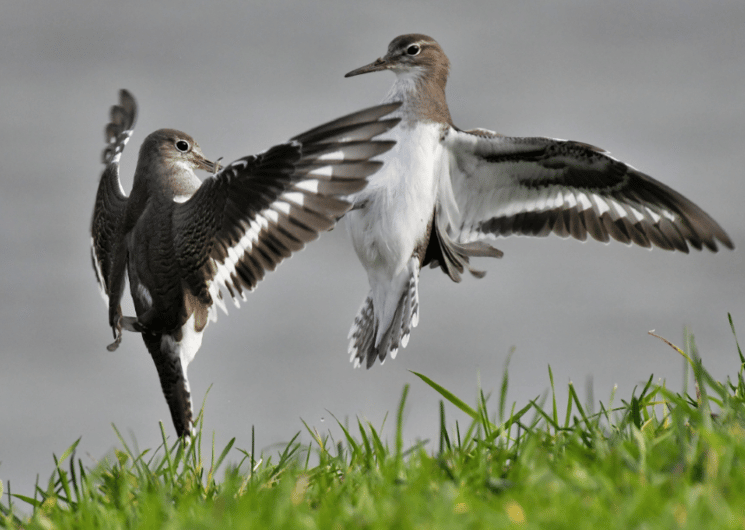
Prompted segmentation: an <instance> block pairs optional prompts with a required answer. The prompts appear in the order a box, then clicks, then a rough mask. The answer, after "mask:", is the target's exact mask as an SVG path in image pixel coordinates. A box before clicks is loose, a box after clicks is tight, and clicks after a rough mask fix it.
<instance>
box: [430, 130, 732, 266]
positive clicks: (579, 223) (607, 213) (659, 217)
mask: <svg viewBox="0 0 745 530" xmlns="http://www.w3.org/2000/svg"><path fill="white" fill-rule="evenodd" d="M443 143H444V147H445V151H446V152H447V154H448V157H449V171H450V180H451V183H452V190H453V196H454V198H455V202H456V204H457V208H458V214H459V219H458V222H456V223H454V224H455V226H453V228H454V229H455V230H456V231H458V230H459V231H460V237H459V239H460V240H461V241H463V242H466V241H473V240H477V239H480V238H481V237H483V236H485V235H488V234H491V235H498V236H499V235H501V236H507V235H510V234H513V233H514V234H521V235H529V236H546V235H548V234H550V233H554V234H557V235H559V236H561V237H568V236H572V237H574V238H576V239H579V240H585V239H586V238H587V234H588V233H589V234H590V235H591V236H592V237H593V238H594V239H596V240H598V241H603V242H607V241H609V239H610V238H611V237H612V238H613V239H616V240H618V241H621V242H623V243H627V244H631V243H636V244H638V245H641V246H643V247H650V246H651V245H655V246H657V247H660V248H663V249H666V250H679V251H682V252H688V245H691V246H692V247H694V248H695V249H697V250H701V248H702V247H704V246H705V247H706V248H708V249H709V250H711V251H712V252H716V251H717V240H719V242H720V243H721V244H723V245H724V246H726V247H727V248H730V249H731V248H734V247H733V244H732V241H731V240H730V238H729V237H728V236H727V234H726V233H725V231H724V230H723V229H722V227H721V226H719V224H717V222H716V221H714V219H712V218H711V217H710V216H709V215H708V214H707V213H706V212H704V211H703V210H702V209H701V208H699V207H698V206H696V205H695V204H694V203H693V202H691V201H690V200H688V199H686V198H685V197H683V196H682V195H681V194H680V193H678V192H676V191H675V190H673V189H671V188H670V187H668V186H666V185H665V184H662V183H661V182H658V181H657V180H655V179H653V178H652V177H650V176H648V175H645V174H644V173H641V172H640V171H638V170H636V169H634V168H633V167H631V166H629V165H627V164H624V163H623V162H620V161H618V160H616V159H614V158H612V157H611V156H610V155H609V154H608V153H607V152H605V151H603V150H602V149H599V148H597V147H593V146H591V145H588V144H584V143H580V142H573V141H566V140H555V139H551V138H511V137H505V136H501V135H497V134H495V133H491V132H489V131H484V130H476V131H471V132H466V131H459V130H456V129H450V130H449V132H448V134H447V136H446V137H445V138H444V140H443Z"/></svg>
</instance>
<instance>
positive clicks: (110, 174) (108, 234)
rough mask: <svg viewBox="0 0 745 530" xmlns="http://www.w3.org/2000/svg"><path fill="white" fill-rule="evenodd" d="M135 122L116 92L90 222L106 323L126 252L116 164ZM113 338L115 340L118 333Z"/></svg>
mask: <svg viewBox="0 0 745 530" xmlns="http://www.w3.org/2000/svg"><path fill="white" fill-rule="evenodd" d="M136 119H137V104H136V102H135V99H134V97H132V94H130V93H129V92H128V91H126V90H121V91H120V92H119V104H118V105H114V106H113V107H111V121H110V122H109V124H108V125H107V126H106V142H107V146H106V149H104V152H103V163H104V164H105V165H106V168H105V169H104V171H103V174H102V175H101V180H100V181H99V184H98V192H97V193H96V203H95V207H94V209H93V219H92V221H91V258H92V261H93V270H94V271H95V273H96V280H97V281H98V285H99V287H100V289H101V296H103V299H104V302H106V303H107V304H108V305H109V320H110V324H111V325H112V326H114V325H115V324H116V323H115V322H112V321H111V320H112V313H115V312H116V311H117V310H118V308H119V300H120V298H121V293H122V289H123V285H124V272H125V265H126V251H125V249H124V248H123V245H124V241H123V240H122V237H121V234H119V230H120V225H121V222H122V219H123V217H124V209H125V207H126V204H127V196H126V195H125V194H124V191H123V190H122V185H121V183H120V181H119V160H120V158H121V155H122V151H124V146H125V145H126V144H127V142H128V141H129V138H130V137H131V136H132V132H133V130H134V125H135V121H136ZM114 336H115V337H116V338H117V339H118V338H119V337H120V336H117V330H116V329H115V330H114Z"/></svg>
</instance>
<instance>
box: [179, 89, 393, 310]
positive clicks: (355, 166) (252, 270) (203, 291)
mask: <svg viewBox="0 0 745 530" xmlns="http://www.w3.org/2000/svg"><path fill="white" fill-rule="evenodd" d="M398 106H399V104H398V103H394V104H388V105H380V106H377V107H372V108H370V109H366V110H363V111H360V112H356V113H354V114H350V115H348V116H344V117H342V118H339V119H338V120H335V121H333V122H330V123H327V124H325V125H321V126H320V127H317V128H315V129H313V130H311V131H308V132H306V133H304V134H301V135H298V136H296V137H294V138H292V139H291V140H290V141H289V142H288V143H286V144H281V145H277V146H274V147H272V148H271V149H268V150H267V151H265V152H263V153H260V154H258V155H255V156H248V157H245V158H241V159H239V160H236V161H235V162H232V163H231V164H229V165H228V166H226V167H225V168H224V169H223V170H222V171H220V173H218V174H217V175H215V176H214V177H210V178H209V179H207V180H205V181H204V182H203V183H202V185H201V187H200V188H199V189H198V190H197V191H196V193H195V194H194V195H193V196H192V197H191V198H190V199H189V200H188V201H186V202H184V203H182V204H177V205H176V210H175V212H174V233H175V234H177V236H176V239H175V246H176V251H177V254H178V259H179V265H180V267H181V270H182V274H183V277H184V278H185V279H186V283H187V284H188V286H189V288H190V289H191V291H192V293H193V294H194V295H195V296H197V298H198V299H200V301H201V302H202V303H206V304H210V303H211V302H212V301H214V302H216V303H217V304H218V305H219V306H220V307H222V309H223V310H225V305H224V303H223V302H222V293H221V292H220V291H221V290H222V289H225V290H227V292H228V293H229V294H230V296H231V297H232V298H233V300H234V302H235V303H236V305H238V300H237V298H238V297H240V298H243V299H244V300H245V292H244V291H246V290H248V291H251V290H253V289H254V288H255V287H256V284H257V283H258V282H259V281H260V280H261V279H262V278H263V277H264V274H265V273H266V271H272V270H274V269H275V268H276V266H277V265H278V264H279V263H280V262H281V261H282V260H284V259H285V258H288V257H289V256H290V255H291V254H292V253H293V252H296V251H298V250H300V249H302V248H303V247H304V246H305V243H307V242H308V241H311V240H313V239H315V238H317V237H318V234H319V233H320V232H323V231H325V230H329V229H330V228H332V227H333V226H334V224H335V223H336V221H337V220H338V219H339V217H340V216H342V215H343V214H344V213H345V212H347V211H348V210H349V208H350V207H351V204H350V203H348V202H346V201H344V200H342V197H344V196H345V195H348V194H351V193H355V192H357V191H359V190H361V189H362V188H363V187H364V186H365V184H366V182H367V181H366V177H368V176H369V175H371V174H373V173H374V172H375V171H377V170H378V169H379V168H380V166H381V164H382V162H379V161H374V160H370V159H371V158H372V157H374V156H376V155H379V154H381V153H384V152H385V151H387V150H389V149H390V148H391V147H392V146H393V144H394V142H391V141H382V140H373V138H374V137H376V136H378V135H379V134H382V133H383V132H385V131H387V130H389V129H390V128H392V127H393V126H395V125H396V124H397V123H398V121H399V120H398V119H384V120H383V119H381V118H383V117H384V116H386V115H387V114H389V113H390V112H392V111H393V110H395V109H396V108H398ZM210 313H211V316H212V317H213V318H215V317H216V313H215V311H214V310H212V311H210Z"/></svg>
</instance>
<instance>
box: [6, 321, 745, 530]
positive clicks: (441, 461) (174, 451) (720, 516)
mask: <svg viewBox="0 0 745 530" xmlns="http://www.w3.org/2000/svg"><path fill="white" fill-rule="evenodd" d="M730 322H731V319H730ZM733 333H734V327H733ZM663 340H664V339H663ZM685 342H686V347H685V348H684V350H685V351H684V350H681V349H678V348H677V347H675V346H673V345H672V344H671V346H673V347H674V348H676V350H677V351H678V352H679V353H681V354H682V355H684V356H686V358H687V360H688V363H689V366H690V368H691V370H692V373H693V376H694V377H693V378H694V381H695V386H694V388H693V392H692V394H693V395H689V394H688V393H686V392H684V393H676V392H673V391H670V390H669V389H667V388H666V387H665V386H664V385H659V384H655V383H653V378H652V377H650V378H649V381H648V382H647V383H646V385H644V387H643V388H641V390H639V389H635V390H634V392H633V393H632V395H631V396H629V397H628V399H621V400H620V403H619V404H617V405H614V404H613V401H614V397H613V396H611V400H610V401H611V402H610V403H609V404H607V405H606V404H603V403H599V404H598V405H593V406H594V407H597V410H599V412H596V413H590V412H589V407H586V406H583V405H582V404H581V402H580V400H579V398H578V396H577V393H576V392H575V389H574V387H573V386H572V385H571V384H570V385H569V387H568V392H567V393H566V398H565V399H566V413H565V414H561V415H559V413H558V410H559V408H560V407H559V406H558V405H559V404H558V403H557V400H559V399H560V398H559V394H560V393H559V392H557V389H556V388H555V387H554V382H553V376H552V374H551V370H550V368H549V381H550V385H551V393H550V396H549V400H548V403H539V402H537V401H536V400H534V401H531V402H529V403H527V404H520V405H512V406H511V407H509V406H508V403H507V402H506V394H507V386H508V382H509V379H508V376H507V374H506V372H505V375H504V379H503V382H502V386H501V388H500V392H499V399H498V402H497V403H496V410H490V408H489V401H490V399H489V397H488V396H486V395H484V393H483V392H479V399H478V400H477V403H476V404H475V406H473V407H472V406H470V405H468V404H467V403H465V402H464V401H463V400H461V399H460V398H458V397H457V396H455V395H453V394H452V393H451V392H449V391H448V390H446V389H445V388H443V387H442V386H440V385H438V384H437V383H435V382H434V381H431V380H430V379H428V378H427V377H426V376H424V375H421V374H415V375H416V376H418V377H419V378H420V379H421V380H422V381H423V382H424V383H426V384H427V385H429V386H430V387H431V388H432V390H433V391H434V392H436V393H438V394H439V395H440V396H441V397H442V398H443V399H444V401H441V404H440V422H441V428H440V434H439V440H437V441H436V442H434V443H433V444H431V445H432V446H431V447H430V446H429V444H422V445H415V446H413V447H404V444H403V436H402V418H403V411H404V408H405V405H406V396H407V392H408V387H405V388H404V390H403V394H402V397H401V402H400V406H399V409H398V411H397V415H396V425H395V432H394V433H393V440H392V441H387V440H386V438H385V437H384V436H383V435H382V431H383V429H376V428H375V427H374V426H372V425H370V424H369V423H367V422H364V421H360V420H358V421H357V422H356V424H354V425H348V424H344V423H341V422H338V424H339V427H340V429H341V431H342V433H343V435H342V439H341V440H339V441H334V440H332V438H331V437H330V436H329V435H327V434H322V433H318V432H317V431H316V430H315V429H313V428H311V427H309V426H308V425H305V429H306V430H307V432H308V433H309V434H310V438H311V442H310V443H309V444H308V445H302V444H300V443H299V442H298V441H297V440H298V439H299V435H300V433H298V434H297V435H296V436H295V438H293V440H292V441H291V442H290V443H289V444H288V445H287V446H286V447H284V448H283V450H282V451H280V452H279V453H278V454H276V455H269V456H267V455H256V456H254V455H255V453H254V448H253V441H251V447H250V450H249V451H246V450H242V449H236V448H235V447H234V444H235V439H233V440H231V441H230V442H229V443H228V445H227V446H226V447H225V448H224V449H222V450H221V451H219V452H217V451H216V450H215V447H214V438H213V441H212V444H211V446H210V450H209V458H208V459H207V460H205V459H204V458H203V449H204V447H203V441H204V439H203V434H202V431H201V429H200V430H199V431H198V433H197V435H196V437H195V439H194V440H193V442H192V443H191V444H188V445H185V444H182V443H181V442H178V441H177V442H175V443H172V444H168V443H167V440H166V437H165V432H164V430H163V428H162V427H161V430H162V432H163V443H162V445H161V446H160V447H158V448H157V449H155V450H144V451H140V450H139V449H136V448H133V447H131V446H130V444H128V443H126V442H125V440H124V439H123V438H122V436H121V435H120V434H119V432H118V431H116V432H117V436H119V439H120V443H121V448H119V449H118V450H116V451H115V455H114V457H113V458H112V459H110V460H106V461H103V462H101V463H99V465H97V466H96V467H94V468H87V467H85V466H84V465H83V464H82V462H81V461H80V460H79V459H78V460H76V458H75V448H76V446H77V444H78V442H75V443H74V444H73V445H71V446H70V447H69V448H68V449H67V450H66V451H65V452H64V453H63V454H62V455H61V456H60V457H59V458H57V457H55V462H56V467H55V469H54V471H53V473H52V475H51V477H50V479H49V481H48V482H47V483H46V484H44V485H42V484H38V485H37V487H36V491H35V493H34V496H33V497H25V496H22V495H18V494H15V493H12V492H8V491H6V492H5V493H4V495H3V497H2V502H0V527H6V528H18V527H23V528H29V529H36V528H44V529H47V528H191V529H194V528H272V529H274V528H292V529H297V528H309V529H310V528H319V529H335V528H400V529H409V528H412V529H413V528H428V529H429V528H448V529H449V528H593V529H605V528H624V529H627V528H645V529H646V528H666V529H667V528H695V529H700V528H740V529H742V528H745V379H744V377H745V358H744V357H743V355H742V352H741V351H740V347H739V345H737V339H736V338H735V346H736V350H737V355H738V361H739V369H738V370H737V372H736V376H735V378H734V380H731V379H728V380H727V381H726V382H723V383H722V382H718V381H716V380H714V378H713V377H712V376H711V375H710V374H709V373H708V372H707V371H706V369H705V367H704V366H703V364H702V362H701V361H700V359H699V358H698V355H697V353H696V350H695V344H694V342H693V337H692V336H686V339H685ZM668 344H669V343H668ZM444 402H448V403H450V404H452V405H453V406H455V407H457V408H458V409H460V410H462V411H463V412H465V413H466V414H467V415H468V416H469V417H470V418H471V420H470V422H469V423H468V424H465V425H460V424H459V423H458V422H455V423H454V424H452V425H448V424H447V420H446V418H445V405H444ZM228 456H229V457H230V458H229V459H226V457H228ZM229 460H230V461H231V462H233V463H228V461H229ZM21 511H23V512H25V513H27V514H28V513H31V515H30V516H28V515H24V516H23V517H20V516H19V515H18V514H19V512H21Z"/></svg>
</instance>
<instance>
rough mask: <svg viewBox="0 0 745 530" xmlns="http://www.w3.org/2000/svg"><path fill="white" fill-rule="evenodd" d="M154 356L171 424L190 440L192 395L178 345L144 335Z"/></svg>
mask: <svg viewBox="0 0 745 530" xmlns="http://www.w3.org/2000/svg"><path fill="white" fill-rule="evenodd" d="M142 339H143V340H144V341H145V345H146V346H147V349H148V351H149V352H150V355H151V356H152V358H153V361H154V362H155V368H156V369H157V370H158V377H159V378H160V386H161V388H162V389H163V395H164V396H165V398H166V402H167V403H168V408H169V409H170V411H171V420H173V426H174V428H175V429H176V434H177V435H178V436H180V437H182V438H183V437H186V436H189V435H190V434H191V433H192V428H193V416H192V405H191V392H190V389H189V380H188V379H187V377H186V365H185V364H184V363H182V360H181V356H180V355H179V353H178V350H177V348H176V342H175V341H174V340H173V339H172V337H170V336H168V335H161V334H155V335H150V334H147V333H143V334H142Z"/></svg>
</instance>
